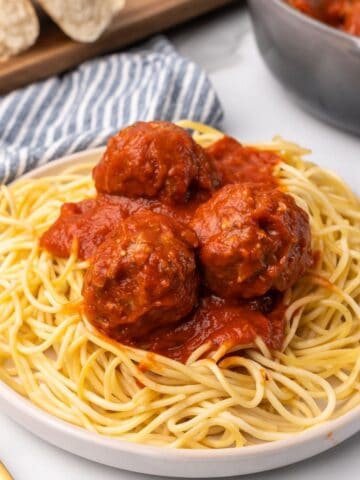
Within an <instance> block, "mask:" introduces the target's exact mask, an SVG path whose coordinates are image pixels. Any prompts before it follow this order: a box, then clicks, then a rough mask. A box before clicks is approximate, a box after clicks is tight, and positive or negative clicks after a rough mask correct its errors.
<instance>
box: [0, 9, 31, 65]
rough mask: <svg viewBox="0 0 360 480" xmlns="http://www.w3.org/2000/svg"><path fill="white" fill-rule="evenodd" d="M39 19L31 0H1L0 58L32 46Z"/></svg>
mask: <svg viewBox="0 0 360 480" xmlns="http://www.w3.org/2000/svg"><path fill="white" fill-rule="evenodd" d="M38 35H39V20H38V17H37V15H36V13H35V10H34V8H33V6H32V4H31V3H30V0H0V60H1V61H3V60H7V59H8V58H9V57H11V56H13V55H16V54H17V53H19V52H21V51H23V50H26V49H27V48H29V47H31V45H33V44H34V43H35V41H36V39H37V37H38Z"/></svg>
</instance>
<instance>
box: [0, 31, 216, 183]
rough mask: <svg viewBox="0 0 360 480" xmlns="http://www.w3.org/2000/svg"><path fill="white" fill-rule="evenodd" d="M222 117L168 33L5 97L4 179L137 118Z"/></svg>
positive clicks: (95, 141)
mask: <svg viewBox="0 0 360 480" xmlns="http://www.w3.org/2000/svg"><path fill="white" fill-rule="evenodd" d="M180 118H190V119H192V120H196V121H200V122H204V123H208V124H210V125H214V126H216V125H218V124H219V122H220V120H221V118H222V110H221V106H220V103H219V100H218V98H217V96H216V93H215V91H214V89H213V87H212V85H211V84H210V81H209V79H208V78H207V76H206V74H205V73H204V71H203V70H201V68H200V67H199V66H197V65H196V64H194V63H193V62H191V61H189V60H188V59H185V58H183V57H181V56H180V55H178V53H177V52H176V51H175V50H174V48H173V47H172V45H171V44H170V43H169V42H168V41H167V40H166V39H165V38H164V37H162V36H158V37H155V38H154V39H152V40H149V41H148V42H146V43H145V44H143V45H142V46H141V47H138V48H136V49H132V50H130V51H129V52H127V53H116V54H113V55H108V56H105V57H101V58H98V59H95V60H92V61H88V62H85V63H83V64H82V65H80V66H79V67H78V68H76V69H75V70H73V71H71V72H70V73H67V74H65V75H63V76H57V77H53V78H50V79H48V80H45V81H42V82H38V83H35V84H33V85H30V86H28V87H25V88H23V89H20V90H17V91H14V92H12V93H10V94H8V95H5V96H2V97H0V183H8V182H10V181H12V180H13V179H14V178H16V177H18V176H19V175H21V174H22V173H24V172H26V171H28V170H30V169H32V168H34V167H36V166H38V165H41V164H44V163H46V162H49V161H51V160H54V159H56V158H59V157H61V156H63V155H65V154H68V153H72V152H76V151H79V150H84V149H86V148H90V147H95V146H99V145H104V144H105V143H106V140H107V138H108V137H109V136H110V135H112V134H114V133H115V132H116V131H118V130H119V129H120V128H121V127H123V126H125V125H128V124H130V123H133V122H135V121H136V120H152V119H157V120H173V121H176V120H178V119H180Z"/></svg>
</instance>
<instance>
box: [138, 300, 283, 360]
mask: <svg viewBox="0 0 360 480" xmlns="http://www.w3.org/2000/svg"><path fill="white" fill-rule="evenodd" d="M266 305H267V306H266ZM264 306H265V308H264ZM284 312H285V307H284V305H283V304H282V303H281V297H279V295H278V294H276V293H274V294H271V295H267V296H264V297H263V298H258V299H255V300H252V301H248V302H238V303H236V302H229V301H225V300H223V299H220V298H217V297H205V298H202V299H201V302H200V305H199V306H198V307H197V308H196V309H195V311H194V312H193V314H192V315H190V316H189V317H188V318H186V319H185V320H183V321H181V322H180V323H179V324H178V325H176V326H175V327H174V326H167V327H163V328H161V329H159V330H157V331H155V332H154V333H153V334H150V336H149V337H148V338H147V339H146V341H142V340H141V339H140V340H139V341H137V342H135V345H136V346H138V347H141V348H145V349H146V350H151V351H153V352H156V353H159V354H161V355H164V356H166V357H169V358H172V359H174V360H178V361H181V362H186V360H187V359H188V358H189V356H190V355H191V353H192V352H194V351H195V350H196V349H197V348H198V347H200V346H201V345H203V344H204V343H209V350H210V351H212V350H217V349H218V348H219V347H220V346H221V345H226V347H227V348H228V349H230V348H232V347H234V346H236V345H247V344H252V343H253V342H254V340H255V338H256V337H257V336H260V337H261V338H262V339H263V340H264V342H265V343H266V345H267V346H268V347H269V348H271V349H274V350H279V349H280V348H281V346H282V342H283V335H284ZM206 353H208V352H206Z"/></svg>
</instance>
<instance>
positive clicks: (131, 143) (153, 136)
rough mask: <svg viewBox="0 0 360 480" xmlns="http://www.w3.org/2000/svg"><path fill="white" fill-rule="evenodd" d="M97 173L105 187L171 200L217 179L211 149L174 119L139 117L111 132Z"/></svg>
mask: <svg viewBox="0 0 360 480" xmlns="http://www.w3.org/2000/svg"><path fill="white" fill-rule="evenodd" d="M93 177H94V180H95V185H96V188H97V190H98V191H99V192H102V193H109V194H113V195H124V196H126V197H129V198H138V197H144V198H157V199H159V200H161V201H163V202H165V203H177V202H181V203H184V202H186V201H188V199H189V198H190V196H191V193H192V191H193V190H197V191H198V190H204V191H208V192H211V191H213V189H214V188H215V187H216V185H217V179H216V174H215V172H214V169H213V168H212V164H211V159H210V157H209V156H208V154H207V153H206V152H205V150H204V149H203V148H202V147H200V145H198V144H196V143H195V142H194V140H193V139H192V138H191V136H190V135H189V134H188V133H187V132H186V131H185V130H184V129H182V128H180V127H178V126H176V125H174V124H172V123H168V122H147V123H145V122H138V123H135V124H134V125H132V126H130V127H127V128H125V129H124V130H121V131H120V132H119V133H118V134H117V135H115V136H113V137H112V138H110V140H109V142H108V146H107V149H106V151H105V154H104V156H103V158H102V159H101V161H100V162H99V164H98V165H97V166H96V167H95V169H94V171H93Z"/></svg>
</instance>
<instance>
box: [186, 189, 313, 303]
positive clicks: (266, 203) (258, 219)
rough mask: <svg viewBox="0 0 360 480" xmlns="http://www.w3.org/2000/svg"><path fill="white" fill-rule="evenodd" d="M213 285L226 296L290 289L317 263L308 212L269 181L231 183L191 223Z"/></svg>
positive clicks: (232, 296) (243, 295) (201, 209)
mask: <svg viewBox="0 0 360 480" xmlns="http://www.w3.org/2000/svg"><path fill="white" fill-rule="evenodd" d="M191 226H192V227H193V228H194V230H195V231H196V233H197V235H198V238H199V241H200V260H201V264H202V268H203V271H204V276H205V281H206V284H207V286H208V287H209V288H210V289H211V290H212V291H213V292H215V293H216V294H217V295H219V296H221V297H224V298H235V297H241V298H249V297H254V296H258V295H263V294H264V293H265V292H267V291H269V290H270V289H277V290H279V291H284V290H285V289H287V288H288V287H290V286H291V285H293V283H294V282H295V281H296V280H297V279H298V278H299V277H300V276H301V275H303V274H304V272H305V271H306V270H307V269H308V268H309V266H310V265H311V264H312V255H311V247H310V243H311V235H310V226H309V219H308V215H307V214H306V213H305V211H303V210H302V209H301V208H300V207H298V206H297V205H296V203H295V201H294V200H293V198H292V197H291V196H290V195H287V194H285V193H282V192H281V191H280V190H277V189H275V188H271V187H269V186H267V185H262V184H253V183H244V184H234V185H227V186H225V187H223V188H222V189H220V190H219V191H218V192H217V193H215V195H214V196H213V197H212V198H211V199H210V200H209V201H208V202H206V203H204V204H203V205H201V206H200V207H199V208H198V209H197V211H196V212H195V215H194V217H193V220H192V222H191Z"/></svg>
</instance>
